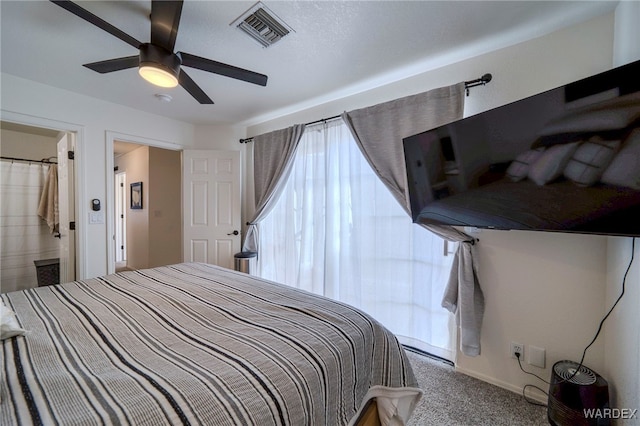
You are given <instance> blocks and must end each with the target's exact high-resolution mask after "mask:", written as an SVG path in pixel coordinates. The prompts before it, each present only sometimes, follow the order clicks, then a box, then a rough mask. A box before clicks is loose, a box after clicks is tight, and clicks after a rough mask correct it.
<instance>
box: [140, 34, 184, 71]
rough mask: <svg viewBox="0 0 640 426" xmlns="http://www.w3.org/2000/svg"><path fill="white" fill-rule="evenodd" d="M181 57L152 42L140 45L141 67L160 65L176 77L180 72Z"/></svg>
mask: <svg viewBox="0 0 640 426" xmlns="http://www.w3.org/2000/svg"><path fill="white" fill-rule="evenodd" d="M180 65H182V61H181V60H180V57H179V56H178V55H176V54H174V53H172V52H169V51H168V50H166V49H164V48H162V47H160V46H157V45H155V44H151V43H143V44H141V45H140V67H144V66H155V67H160V68H162V69H163V70H165V71H167V72H168V73H170V74H172V75H173V76H174V77H175V78H176V79H177V78H178V75H179V74H180Z"/></svg>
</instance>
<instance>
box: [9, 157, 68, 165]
mask: <svg viewBox="0 0 640 426" xmlns="http://www.w3.org/2000/svg"><path fill="white" fill-rule="evenodd" d="M52 158H57V157H49V158H43V159H42V160H29V159H28V158H17V157H5V156H2V157H0V159H2V160H11V161H26V162H28V163H42V164H58V162H57V161H51V159H52Z"/></svg>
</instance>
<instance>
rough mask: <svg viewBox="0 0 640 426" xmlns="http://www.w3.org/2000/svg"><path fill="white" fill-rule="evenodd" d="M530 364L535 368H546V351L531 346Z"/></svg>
mask: <svg viewBox="0 0 640 426" xmlns="http://www.w3.org/2000/svg"><path fill="white" fill-rule="evenodd" d="M529 364H530V365H533V366H534V367H540V368H544V366H545V349H544V348H539V347H537V346H529Z"/></svg>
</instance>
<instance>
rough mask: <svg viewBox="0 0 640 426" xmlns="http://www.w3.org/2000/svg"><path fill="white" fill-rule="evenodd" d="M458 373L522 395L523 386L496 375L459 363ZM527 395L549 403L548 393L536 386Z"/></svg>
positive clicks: (542, 402)
mask: <svg viewBox="0 0 640 426" xmlns="http://www.w3.org/2000/svg"><path fill="white" fill-rule="evenodd" d="M456 373H462V374H466V375H467V376H471V377H474V378H476V379H478V380H482V381H483V382H487V383H490V384H492V385H495V386H498V387H500V388H502V389H506V390H508V391H511V392H514V393H517V394H518V395H522V389H523V388H522V387H520V386H516V385H514V384H511V383H507V382H503V381H502V380H497V379H496V378H495V377H491V376H487V375H485V374H482V373H478V372H475V371H473V370H467V369H466V368H460V367H458V365H456ZM525 395H526V396H527V398H530V399H532V400H534V401H536V402H539V403H541V404H546V403H547V395H544V394H542V393H540V391H538V390H536V389H535V388H531V390H527V392H526V393H525Z"/></svg>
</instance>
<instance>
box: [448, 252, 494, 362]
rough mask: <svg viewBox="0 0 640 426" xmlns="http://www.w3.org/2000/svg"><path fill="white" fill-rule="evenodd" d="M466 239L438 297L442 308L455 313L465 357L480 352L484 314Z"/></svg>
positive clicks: (480, 293)
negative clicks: (441, 295) (445, 285)
mask: <svg viewBox="0 0 640 426" xmlns="http://www.w3.org/2000/svg"><path fill="white" fill-rule="evenodd" d="M472 247H473V244H472V243H471V242H470V241H463V242H461V243H460V246H459V247H458V251H457V252H456V254H455V257H454V258H453V265H452V266H451V275H450V277H449V282H448V284H447V287H446V289H445V293H444V297H443V298H442V307H443V308H445V309H447V310H448V311H450V312H452V313H454V314H455V315H456V322H457V324H458V326H459V327H460V349H461V350H462V353H463V354H465V355H467V356H478V355H480V329H481V328H482V316H483V315H484V295H483V294H482V289H481V288H480V283H479V282H478V277H477V276H476V271H475V268H474V266H473V257H472V255H471V249H472Z"/></svg>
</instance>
